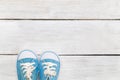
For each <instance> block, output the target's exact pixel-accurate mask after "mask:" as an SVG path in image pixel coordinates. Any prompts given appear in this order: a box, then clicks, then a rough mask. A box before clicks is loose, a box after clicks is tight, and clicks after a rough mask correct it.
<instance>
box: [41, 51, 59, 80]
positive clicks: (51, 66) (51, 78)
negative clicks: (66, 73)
mask: <svg viewBox="0 0 120 80" xmlns="http://www.w3.org/2000/svg"><path fill="white" fill-rule="evenodd" d="M39 67H40V68H39V69H40V80H57V78H58V75H59V71H60V59H59V57H58V56H57V54H55V53H54V52H51V51H47V52H44V53H43V54H42V56H41V58H40V63H39Z"/></svg>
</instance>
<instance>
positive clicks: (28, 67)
mask: <svg viewBox="0 0 120 80" xmlns="http://www.w3.org/2000/svg"><path fill="white" fill-rule="evenodd" d="M34 64H35V63H21V65H20V66H21V67H22V70H23V73H24V74H25V75H24V77H26V79H27V80H32V79H31V76H32V72H33V70H34V69H35V67H34V66H33V65H34Z"/></svg>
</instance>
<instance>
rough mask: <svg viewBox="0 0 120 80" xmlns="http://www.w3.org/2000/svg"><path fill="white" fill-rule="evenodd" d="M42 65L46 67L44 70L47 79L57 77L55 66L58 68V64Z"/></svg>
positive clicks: (48, 63)
mask: <svg viewBox="0 0 120 80" xmlns="http://www.w3.org/2000/svg"><path fill="white" fill-rule="evenodd" d="M42 65H45V66H44V67H43V68H44V69H45V70H44V74H45V76H47V77H54V76H56V68H54V67H53V66H57V64H54V63H51V62H45V63H42Z"/></svg>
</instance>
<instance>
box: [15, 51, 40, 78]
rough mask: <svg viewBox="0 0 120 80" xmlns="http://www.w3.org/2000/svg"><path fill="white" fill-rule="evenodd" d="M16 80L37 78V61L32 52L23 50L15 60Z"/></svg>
mask: <svg viewBox="0 0 120 80" xmlns="http://www.w3.org/2000/svg"><path fill="white" fill-rule="evenodd" d="M16 67H17V75H18V80H37V78H38V71H39V69H38V59H37V56H36V54H35V53H34V52H32V51H30V50H23V51H21V52H20V53H19V54H18V58H17V64H16Z"/></svg>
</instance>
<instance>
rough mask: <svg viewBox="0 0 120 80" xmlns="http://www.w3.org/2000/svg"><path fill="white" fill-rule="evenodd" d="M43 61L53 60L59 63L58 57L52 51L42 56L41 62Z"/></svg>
mask: <svg viewBox="0 0 120 80" xmlns="http://www.w3.org/2000/svg"><path fill="white" fill-rule="evenodd" d="M43 59H53V60H56V61H59V57H58V55H57V54H56V53H54V52H51V51H46V52H44V53H43V54H42V56H41V60H43Z"/></svg>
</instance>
